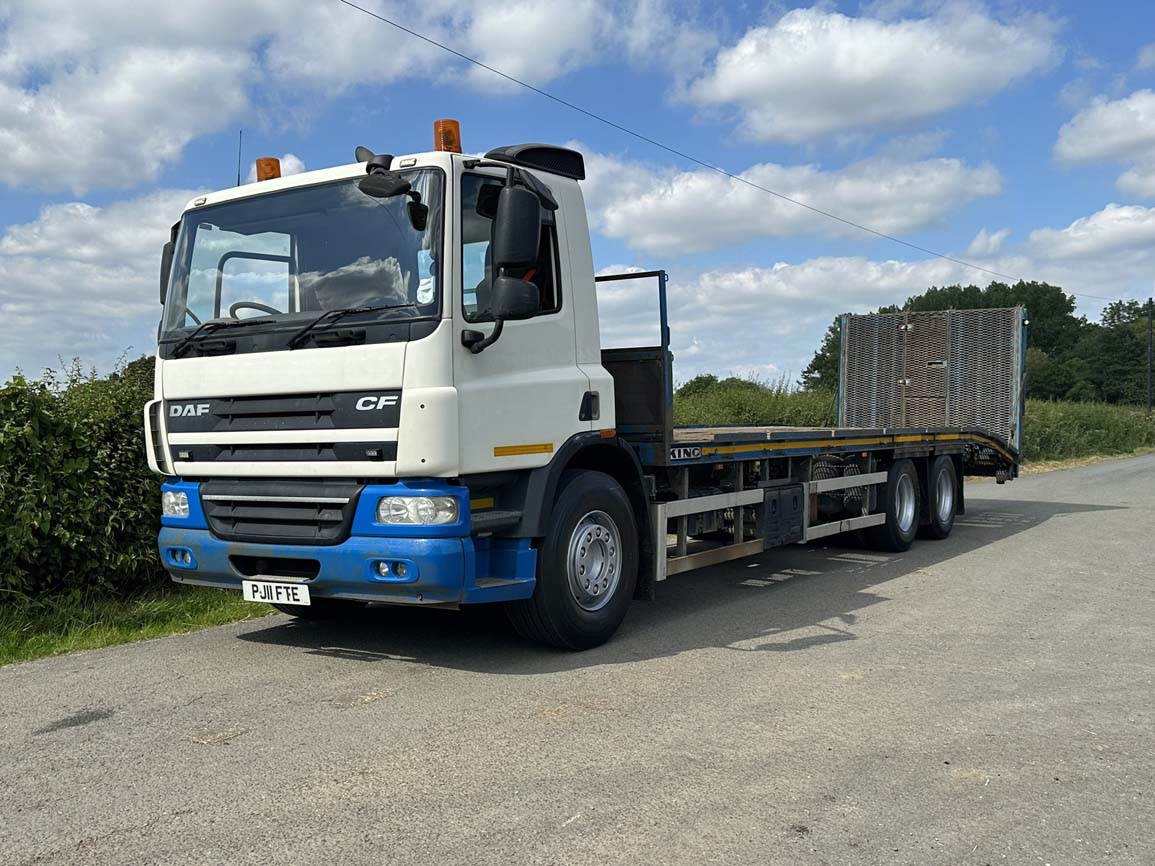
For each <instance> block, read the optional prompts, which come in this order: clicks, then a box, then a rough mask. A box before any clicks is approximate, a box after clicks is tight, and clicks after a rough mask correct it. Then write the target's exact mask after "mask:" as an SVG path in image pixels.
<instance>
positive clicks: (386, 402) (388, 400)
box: [357, 394, 397, 412]
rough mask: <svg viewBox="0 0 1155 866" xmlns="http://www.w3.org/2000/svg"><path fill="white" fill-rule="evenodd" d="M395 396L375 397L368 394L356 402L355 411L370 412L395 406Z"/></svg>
mask: <svg viewBox="0 0 1155 866" xmlns="http://www.w3.org/2000/svg"><path fill="white" fill-rule="evenodd" d="M396 405H397V395H396V394H393V395H391V396H388V397H377V396H375V395H372V394H370V395H369V396H367V397H362V398H360V399H359V400H358V401H357V411H359V412H372V411H373V410H374V409H384V408H385V407H386V406H396Z"/></svg>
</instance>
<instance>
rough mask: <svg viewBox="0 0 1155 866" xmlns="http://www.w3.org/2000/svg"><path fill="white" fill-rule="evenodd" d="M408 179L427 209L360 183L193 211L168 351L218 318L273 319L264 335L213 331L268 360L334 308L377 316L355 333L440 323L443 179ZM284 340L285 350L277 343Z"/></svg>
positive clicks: (167, 328)
mask: <svg viewBox="0 0 1155 866" xmlns="http://www.w3.org/2000/svg"><path fill="white" fill-rule="evenodd" d="M402 174H403V176H404V177H405V178H406V179H407V180H409V182H410V183H411V184H412V188H413V190H414V191H415V192H417V193H418V194H419V195H420V205H421V206H424V207H425V208H428V211H426V212H424V213H423V208H422V207H421V206H416V203H415V202H414V200H413V199H412V198H411V197H410V196H407V195H399V196H396V197H394V198H388V199H376V198H370V197H369V196H367V195H365V194H364V193H362V192H361V191H360V190H359V189H358V188H357V182H358V180H360V178H353V179H350V180H343V181H338V182H335V183H327V184H320V185H317V186H311V187H302V188H299V189H292V190H286V191H284V192H277V193H270V194H268V195H261V196H255V197H252V198H246V199H241V200H238V201H233V202H225V203H223V204H219V205H213V206H211V207H205V208H199V209H197V210H193V211H190V212H189V213H186V214H185V215H184V217H183V219H182V220H181V226H180V232H179V235H178V238H177V245H176V253H175V255H174V258H173V269H172V277H171V281H170V283H169V288H168V294H167V298H166V301H165V309H164V319H163V323H162V327H161V342H162V344H164V343H168V344H173V343H177V342H179V341H182V340H184V338H185V337H187V336H189V335H190V334H191V332H192V329H194V328H196V327H197V326H199V325H203V324H204V323H206V322H209V321H212V320H214V319H237V320H243V319H249V318H257V317H259V318H261V319H262V320H267V321H268V323H269V324H268V325H267V326H265V327H260V326H257V327H246V328H244V329H239V330H237V329H232V328H229V329H227V330H218V331H216V332H215V333H218V334H225V333H227V334H228V335H229V337H230V340H231V338H232V337H233V335H234V333H235V334H238V335H240V334H244V335H245V339H248V338H249V337H251V336H253V335H257V334H260V335H262V336H261V338H260V340H258V341H257V342H256V343H255V344H254V347H252V348H248V349H247V350H248V351H258V350H260V351H267V350H269V349H277V348H286V346H284V345H281V344H282V343H284V342H286V341H287V340H288V335H291V334H293V333H295V332H296V331H298V330H299V329H300V327H301V325H302V324H303V323H305V322H308V321H311V320H313V319H316V318H317V316H318V315H320V314H321V313H325V312H329V311H333V310H343V309H347V308H350V307H373V308H375V309H374V311H373V312H371V313H358V314H355V315H352V316H350V317H348V319H346V321H349V320H352V321H353V322H354V323H355V324H356V326H357V327H358V328H362V327H364V326H365V325H366V324H372V323H379V322H390V321H397V320H399V319H405V320H411V319H415V318H423V317H433V316H436V315H438V313H439V311H440V303H441V285H440V283H441V273H440V258H441V256H440V249H441V248H440V243H441V223H442V217H441V214H442V173H441V172H440V171H439V170H418V171H412V172H403V173H402ZM377 308H380V309H377ZM386 308H387V309H386ZM255 324H256V323H254V325H255ZM215 327H220V326H215ZM282 332H283V333H284V335H285V336H284V337H283V339H281V340H279V341H278V340H277V339H275V338H272V337H270V334H274V333H275V334H276V335H277V336H281V334H282ZM238 342H240V343H242V348H241V349H237V348H236V344H237V343H238ZM231 344H232V345H231V347H230V348H231V349H232V350H234V351H245V350H246V349H245V348H244V347H243V344H244V340H241V339H240V338H238V339H237V340H231Z"/></svg>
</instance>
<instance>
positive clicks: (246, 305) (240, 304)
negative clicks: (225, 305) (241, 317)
mask: <svg viewBox="0 0 1155 866" xmlns="http://www.w3.org/2000/svg"><path fill="white" fill-rule="evenodd" d="M237 310H260V311H261V312H262V313H270V314H271V315H274V316H275V315H278V314H279V313H280V312H281V311H280V310H278V309H275V308H274V307H270V306H268V305H267V304H261V303H258V302H257V301H237V302H236V303H235V304H233V305H232V306H231V307H229V316H230V317H231V318H234V319H235V318H236V317H237Z"/></svg>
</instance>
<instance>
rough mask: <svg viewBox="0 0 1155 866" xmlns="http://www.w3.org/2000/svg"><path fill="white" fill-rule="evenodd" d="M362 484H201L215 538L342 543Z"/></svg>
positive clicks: (241, 482) (258, 481)
mask: <svg viewBox="0 0 1155 866" xmlns="http://www.w3.org/2000/svg"><path fill="white" fill-rule="evenodd" d="M360 492H361V485H360V484H359V483H356V482H340V481H321V482H315V481H263V480H250V479H243V480H222V479H216V480H212V481H205V482H204V483H202V484H201V504H202V505H203V507H204V512H205V518H206V519H207V520H208V524H209V529H210V530H211V531H212V533H213V535H215V536H217V537H218V538H221V539H223V540H225V541H247V542H253V543H258V544H323V545H328V544H340V543H341V542H342V541H344V540H345V539H347V538H348V537H349V530H350V528H351V526H352V523H353V512H354V511H355V510H356V507H357V497H358V496H359V495H360Z"/></svg>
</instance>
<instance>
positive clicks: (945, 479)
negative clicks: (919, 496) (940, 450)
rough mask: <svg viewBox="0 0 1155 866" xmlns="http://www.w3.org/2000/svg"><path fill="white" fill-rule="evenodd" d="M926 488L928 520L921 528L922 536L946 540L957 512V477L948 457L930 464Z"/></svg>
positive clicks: (936, 459) (940, 458) (952, 527)
mask: <svg viewBox="0 0 1155 866" xmlns="http://www.w3.org/2000/svg"><path fill="white" fill-rule="evenodd" d="M926 488H927V489H926V505H927V511H928V512H929V517H930V519H929V520H928V521H927V523H926V525H924V526H923V527H922V534H923V535H925V536H926V537H927V538H946V537H947V536H948V535H950V531H951V530H952V529H954V516H955V512H956V511H957V510H958V476H957V475H955V471H954V461H953V460H951V459H950V458H949V457H936V458H935V459H934V461H933V462H932V463H931V464H930V472H929V474H928V475H927V483H926Z"/></svg>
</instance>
